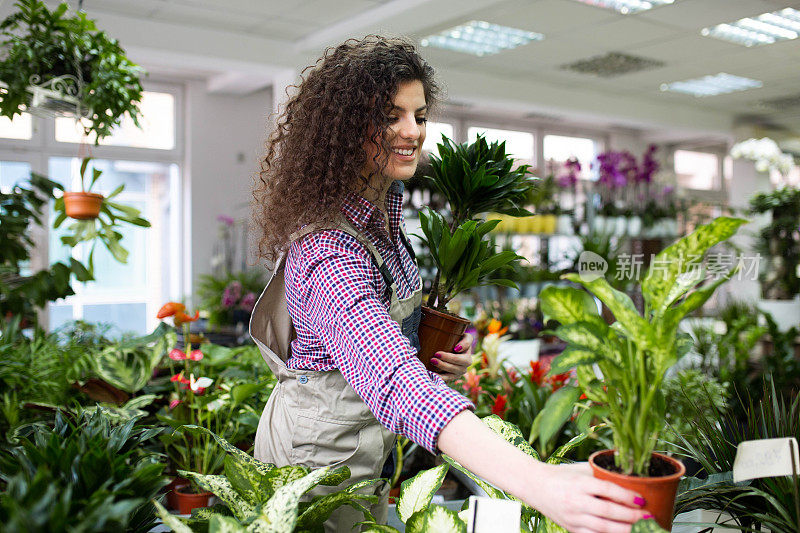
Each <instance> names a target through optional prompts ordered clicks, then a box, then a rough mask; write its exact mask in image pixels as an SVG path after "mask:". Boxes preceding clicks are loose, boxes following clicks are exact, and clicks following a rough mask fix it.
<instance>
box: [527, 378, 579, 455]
mask: <svg viewBox="0 0 800 533" xmlns="http://www.w3.org/2000/svg"><path fill="white" fill-rule="evenodd" d="M580 394H581V391H580V389H579V388H578V387H572V386H569V385H567V386H564V387H561V388H560V389H558V390H557V391H555V392H554V393H553V394H552V395H551V396H550V397H549V398H548V399H547V402H545V404H544V408H543V409H542V410H541V412H540V413H539V414H538V415H537V418H539V417H541V422H540V423H539V441H540V442H541V443H542V448H544V447H545V446H546V445H547V443H549V442H550V440H551V439H552V438H553V437H555V435H556V434H557V433H558V432H559V430H561V428H562V427H563V426H564V424H566V423H567V421H568V420H569V417H570V416H571V415H572V411H573V410H574V408H575V402H577V401H578V396H580ZM542 448H540V449H542Z"/></svg>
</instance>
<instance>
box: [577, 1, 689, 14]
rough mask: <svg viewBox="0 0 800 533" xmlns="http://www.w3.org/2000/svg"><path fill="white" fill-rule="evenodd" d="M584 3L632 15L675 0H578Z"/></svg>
mask: <svg viewBox="0 0 800 533" xmlns="http://www.w3.org/2000/svg"><path fill="white" fill-rule="evenodd" d="M576 1H577V2H580V3H582V4H588V5H590V6H597V7H603V8H606V9H613V10H615V11H618V12H620V13H622V14H623V15H632V14H634V13H639V12H641V11H647V10H648V9H653V8H654V7H658V6H665V5H669V4H671V3H673V2H674V1H675V0H576Z"/></svg>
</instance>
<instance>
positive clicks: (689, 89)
mask: <svg viewBox="0 0 800 533" xmlns="http://www.w3.org/2000/svg"><path fill="white" fill-rule="evenodd" d="M763 86H764V83H763V82H760V81H758V80H753V79H750V78H743V77H741V76H734V75H732V74H726V73H724V72H720V73H719V74H717V75H716V76H704V77H702V78H694V79H691V80H684V81H675V82H672V83H663V84H662V85H661V90H662V91H671V92H676V93H684V94H691V95H692V96H698V97H701V96H716V95H718V94H727V93H735V92H738V91H746V90H748V89H757V88H759V87H763Z"/></svg>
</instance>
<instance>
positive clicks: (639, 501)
mask: <svg viewBox="0 0 800 533" xmlns="http://www.w3.org/2000/svg"><path fill="white" fill-rule="evenodd" d="M633 503H635V504H636V505H638V506H639V507H644V504H645V503H647V502H646V501H644V498H642V497H640V496H637V497H635V498H634V499H633Z"/></svg>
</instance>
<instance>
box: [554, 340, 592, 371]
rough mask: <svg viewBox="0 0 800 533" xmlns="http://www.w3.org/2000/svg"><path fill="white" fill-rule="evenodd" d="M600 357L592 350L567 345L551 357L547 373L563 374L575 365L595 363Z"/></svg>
mask: <svg viewBox="0 0 800 533" xmlns="http://www.w3.org/2000/svg"><path fill="white" fill-rule="evenodd" d="M601 357H602V356H601V355H600V354H598V353H597V352H594V351H592V350H588V349H585V348H581V347H578V346H572V345H569V346H567V347H566V348H565V349H564V351H563V352H561V353H560V354H559V355H557V356H556V357H555V359H553V362H552V363H551V364H550V371H549V372H548V375H551V376H553V375H555V374H563V373H564V372H567V371H569V370H570V369H571V368H574V367H576V366H581V365H590V364H592V363H596V362H597V361H599V360H600V359H601Z"/></svg>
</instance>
